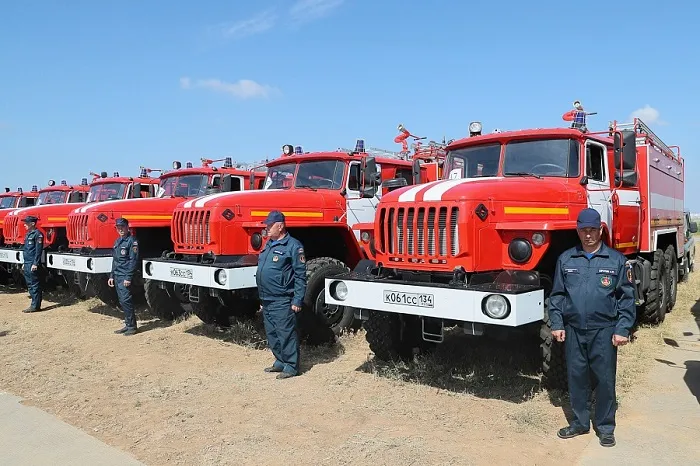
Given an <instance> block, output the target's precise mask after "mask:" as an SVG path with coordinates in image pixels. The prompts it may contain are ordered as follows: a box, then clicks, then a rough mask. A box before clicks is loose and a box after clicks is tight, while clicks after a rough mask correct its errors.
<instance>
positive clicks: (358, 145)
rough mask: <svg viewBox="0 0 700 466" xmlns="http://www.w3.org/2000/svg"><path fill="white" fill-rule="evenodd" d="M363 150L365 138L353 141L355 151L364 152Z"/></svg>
mask: <svg viewBox="0 0 700 466" xmlns="http://www.w3.org/2000/svg"><path fill="white" fill-rule="evenodd" d="M364 151H365V140H364V139H358V140H357V142H356V143H355V152H364Z"/></svg>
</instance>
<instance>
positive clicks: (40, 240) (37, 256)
mask: <svg viewBox="0 0 700 466" xmlns="http://www.w3.org/2000/svg"><path fill="white" fill-rule="evenodd" d="M43 251H44V235H42V234H41V232H40V231H39V230H33V231H28V232H27V235H26V236H25V237H24V247H23V248H22V255H23V256H24V263H25V264H31V265H36V266H37V267H39V266H40V265H41V253H42V252H43Z"/></svg>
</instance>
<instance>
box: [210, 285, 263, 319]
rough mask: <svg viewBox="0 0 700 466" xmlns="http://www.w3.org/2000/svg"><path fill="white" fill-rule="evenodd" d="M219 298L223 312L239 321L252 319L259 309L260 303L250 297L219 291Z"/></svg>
mask: <svg viewBox="0 0 700 466" xmlns="http://www.w3.org/2000/svg"><path fill="white" fill-rule="evenodd" d="M219 296H221V297H222V300H223V301H224V309H223V312H225V313H226V314H227V315H228V316H230V317H234V318H236V319H239V320H249V319H252V318H254V317H255V316H256V314H257V313H258V310H259V309H260V301H259V300H257V299H252V298H251V297H247V296H246V297H244V296H240V295H238V294H236V293H231V292H223V291H219Z"/></svg>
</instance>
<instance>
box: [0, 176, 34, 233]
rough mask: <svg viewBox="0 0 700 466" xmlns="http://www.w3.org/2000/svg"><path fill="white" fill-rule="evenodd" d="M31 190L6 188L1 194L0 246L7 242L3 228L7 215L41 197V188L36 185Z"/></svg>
mask: <svg viewBox="0 0 700 466" xmlns="http://www.w3.org/2000/svg"><path fill="white" fill-rule="evenodd" d="M33 188H34V189H32V190H31V191H29V192H26V193H25V192H24V191H23V190H22V188H17V191H11V190H10V188H5V192H4V193H1V194H0V246H2V245H4V244H5V237H4V236H3V232H2V228H3V225H4V224H5V216H7V214H9V213H10V212H12V211H13V210H14V209H23V208H25V207H31V206H33V205H34V204H36V198H37V197H39V190H38V189H36V186H34V187H33Z"/></svg>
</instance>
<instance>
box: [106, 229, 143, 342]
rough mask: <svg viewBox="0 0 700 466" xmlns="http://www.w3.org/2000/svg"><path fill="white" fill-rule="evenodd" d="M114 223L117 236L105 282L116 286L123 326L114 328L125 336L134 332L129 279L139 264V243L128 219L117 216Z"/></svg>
mask: <svg viewBox="0 0 700 466" xmlns="http://www.w3.org/2000/svg"><path fill="white" fill-rule="evenodd" d="M115 223H116V227H117V231H118V232H119V238H117V241H115V242H114V248H113V250H112V273H111V274H110V275H109V281H108V282H107V284H108V285H109V286H112V287H116V288H117V298H119V305H120V306H121V308H122V311H124V328H121V329H119V330H115V331H114V333H121V334H124V335H126V336H129V335H133V334H135V333H136V314H134V303H133V302H132V299H131V281H132V280H133V278H134V273H136V269H137V268H138V265H139V243H138V241H137V240H136V238H134V237H133V236H132V235H131V232H130V231H129V221H128V220H127V219H125V218H118V219H117V221H116V222H115Z"/></svg>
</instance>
